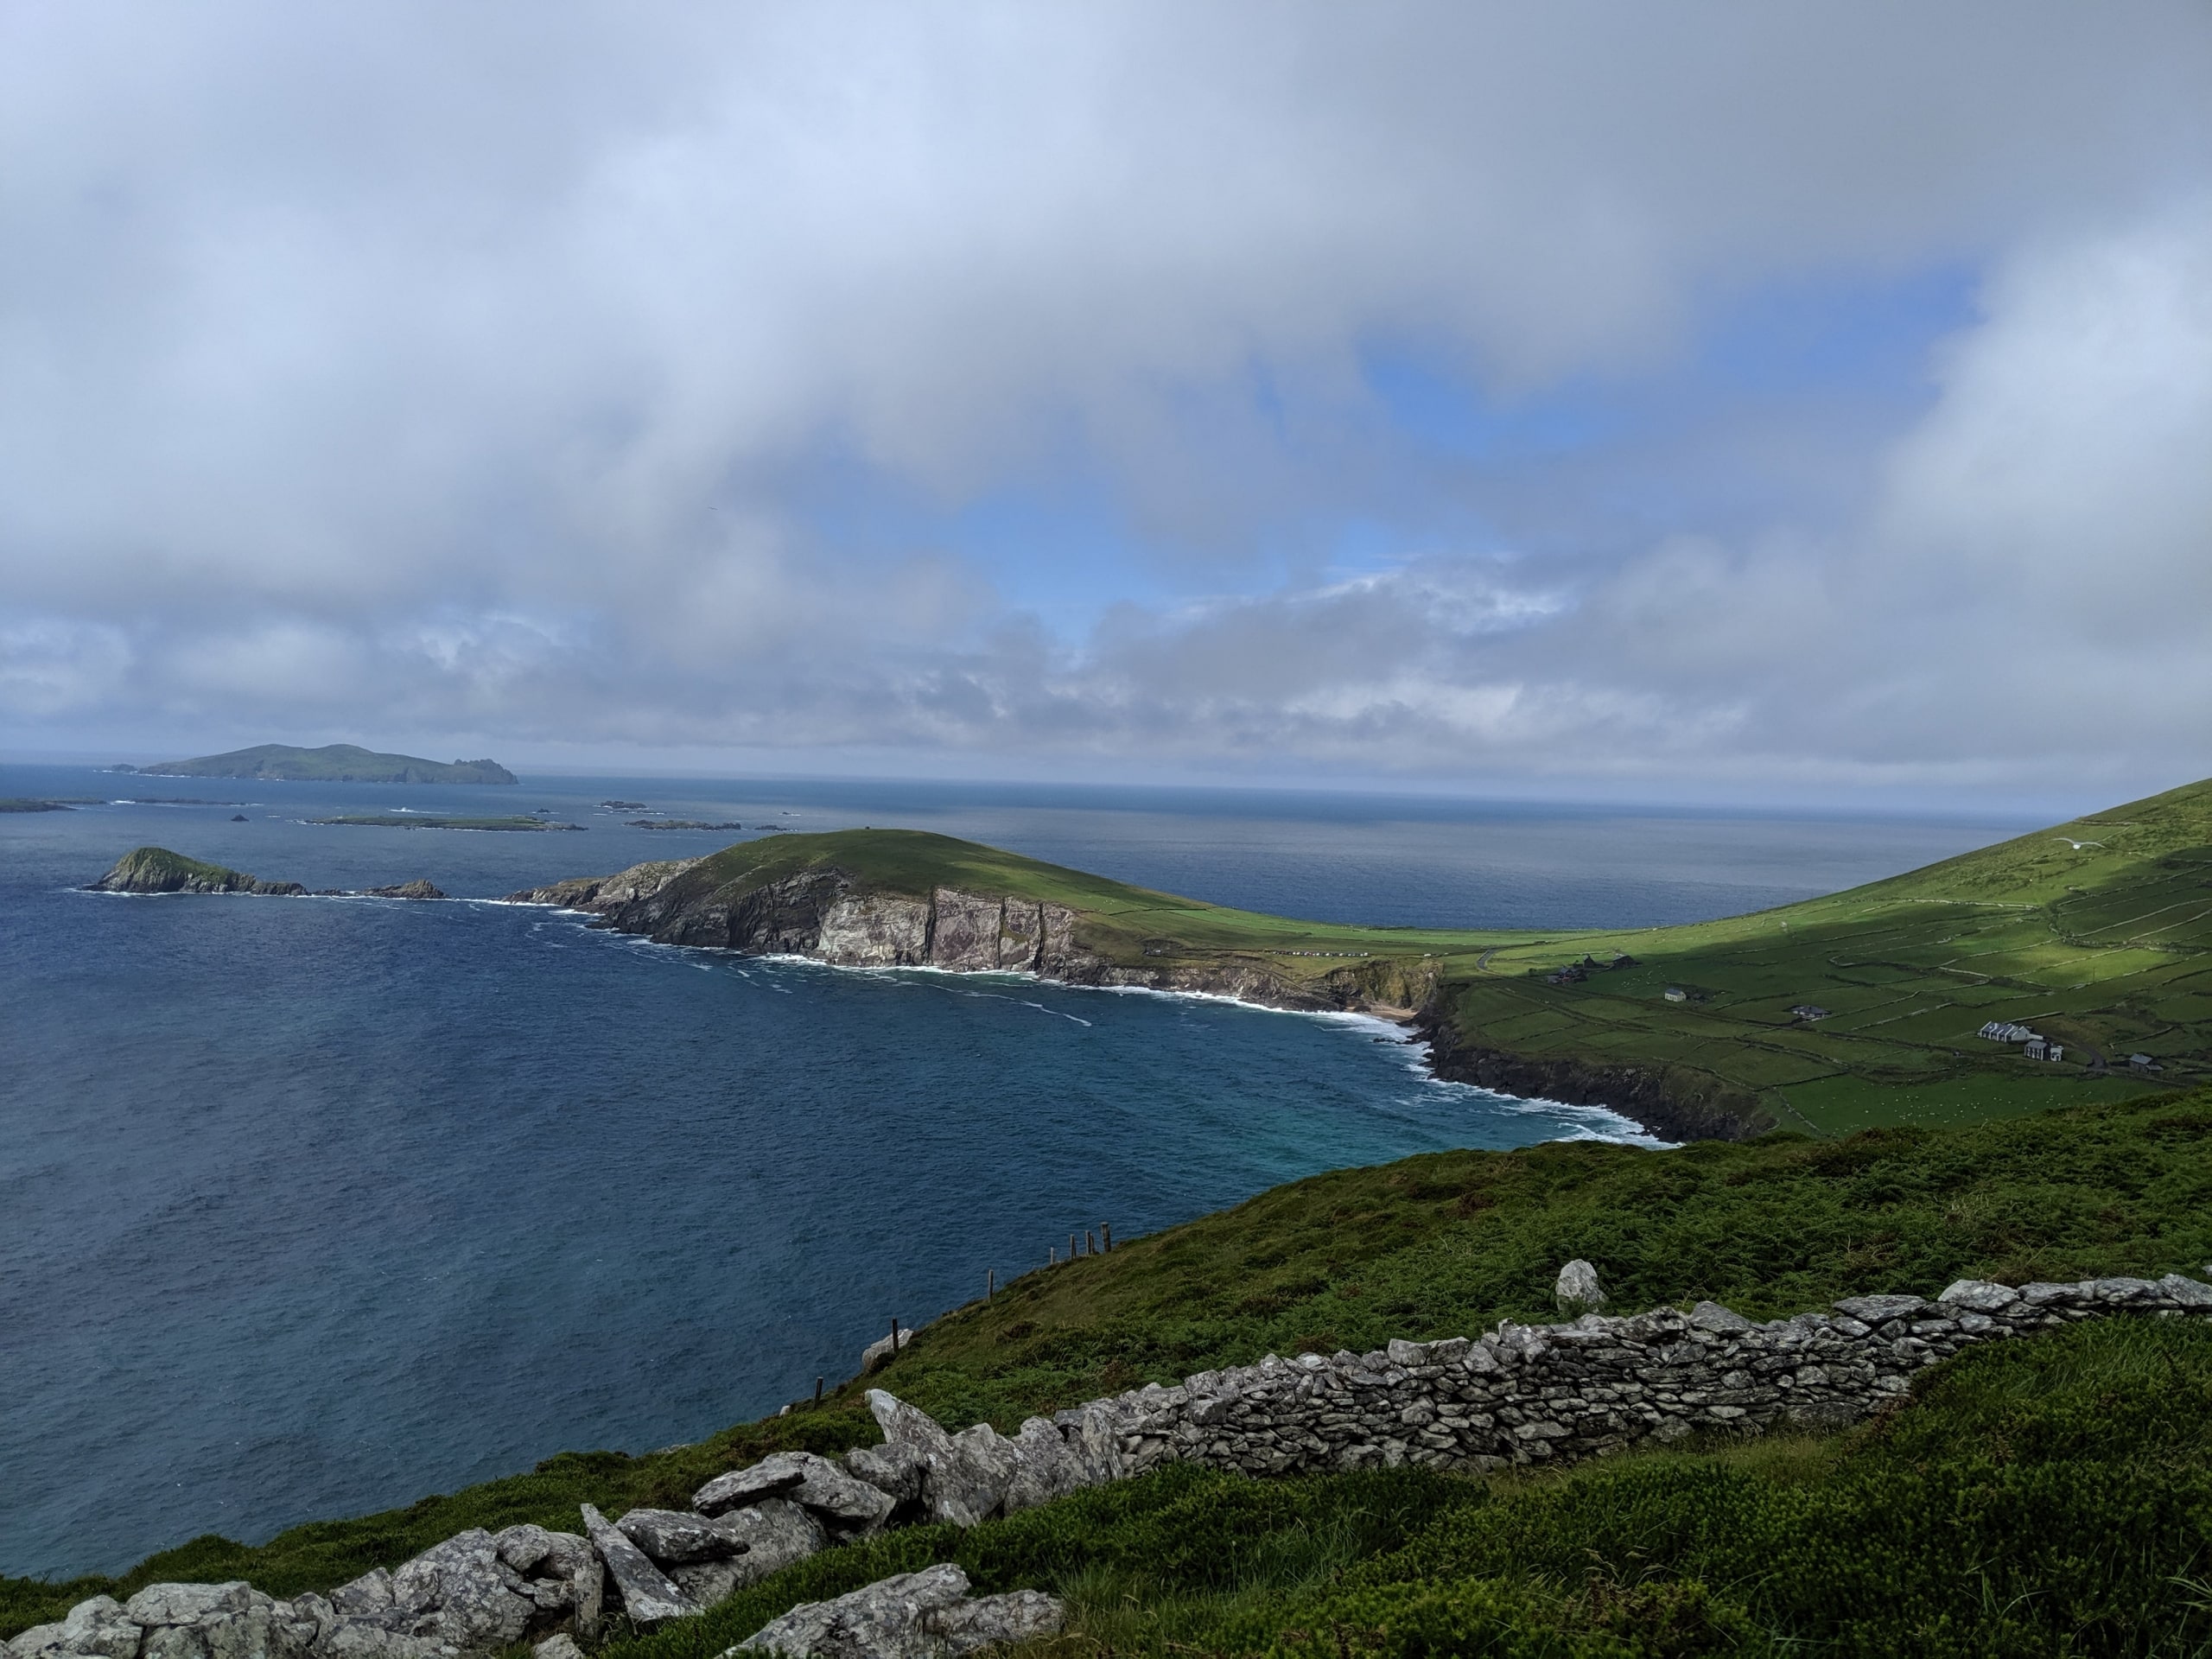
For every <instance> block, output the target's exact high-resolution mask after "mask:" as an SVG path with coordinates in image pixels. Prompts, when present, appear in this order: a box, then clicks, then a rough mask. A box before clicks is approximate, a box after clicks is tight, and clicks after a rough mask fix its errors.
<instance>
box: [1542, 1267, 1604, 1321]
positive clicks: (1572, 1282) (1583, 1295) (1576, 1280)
mask: <svg viewBox="0 0 2212 1659" xmlns="http://www.w3.org/2000/svg"><path fill="white" fill-rule="evenodd" d="M1552 1296H1553V1299H1554V1300H1556V1301H1557V1302H1558V1303H1559V1305H1560V1307H1562V1308H1576V1307H1580V1308H1587V1309H1591V1310H1592V1311H1594V1310H1596V1309H1598V1308H1601V1307H1603V1306H1605V1292H1604V1291H1602V1290H1600V1289H1599V1287H1598V1269H1597V1268H1593V1267H1592V1266H1591V1265H1590V1264H1589V1263H1588V1262H1585V1261H1584V1260H1582V1258H1581V1257H1580V1256H1577V1257H1576V1258H1575V1259H1574V1260H1573V1261H1572V1262H1568V1263H1567V1265H1566V1266H1565V1267H1563V1268H1560V1270H1559V1282H1558V1283H1557V1284H1556V1285H1554V1287H1552Z"/></svg>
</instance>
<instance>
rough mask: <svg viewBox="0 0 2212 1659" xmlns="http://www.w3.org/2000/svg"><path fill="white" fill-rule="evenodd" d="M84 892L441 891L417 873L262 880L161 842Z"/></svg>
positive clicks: (366, 894)
mask: <svg viewBox="0 0 2212 1659" xmlns="http://www.w3.org/2000/svg"><path fill="white" fill-rule="evenodd" d="M85 891H86V892H87V893H256V894H259V895H261V896H263V897H265V898H274V899H301V898H308V897H314V898H319V899H442V898H444V897H445V896H446V895H445V894H444V893H442V892H440V891H439V890H438V889H437V888H436V887H433V886H432V885H431V884H430V882H429V880H427V879H426V878H424V877H423V876H416V878H415V879H414V880H411V881H403V882H400V883H398V884H397V886H394V887H318V888H315V889H314V890H312V893H311V892H310V890H309V889H308V887H304V886H302V884H301V883H299V882H297V881H265V880H262V879H261V878H260V877H258V876H253V875H248V874H245V872H244V871H242V870H233V869H228V868H225V867H224V866H222V865H220V864H209V863H206V862H203V861H201V860H200V859H196V858H187V857H186V856H185V855H183V854H181V853H173V852H171V851H170V850H169V849H168V848H166V847H138V848H134V849H131V850H130V852H127V853H125V854H124V855H123V856H122V857H121V858H119V859H118V860H116V861H115V865H114V868H111V869H110V870H109V871H108V873H107V874H105V875H104V876H102V877H100V879H99V880H97V881H95V882H93V883H92V884H91V885H90V886H89V887H86V889H85Z"/></svg>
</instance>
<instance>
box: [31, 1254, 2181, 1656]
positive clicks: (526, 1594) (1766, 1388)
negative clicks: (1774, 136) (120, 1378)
mask: <svg viewBox="0 0 2212 1659" xmlns="http://www.w3.org/2000/svg"><path fill="white" fill-rule="evenodd" d="M1585 1267H1586V1264H1580V1263H1573V1264H1570V1268H1585ZM1561 1283H1562V1289H1563V1290H1564V1289H1566V1288H1567V1287H1569V1286H1570V1285H1571V1286H1572V1287H1574V1289H1575V1290H1576V1291H1577V1293H1578V1294H1581V1295H1582V1296H1583V1297H1584V1298H1585V1299H1586V1300H1598V1299H1599V1294H1598V1291H1597V1287H1596V1284H1595V1281H1594V1277H1592V1276H1588V1275H1586V1273H1585V1274H1573V1273H1570V1274H1567V1275H1563V1276H1562V1281H1561ZM2114 1314H2137V1315H2150V1316H2153V1317H2158V1316H2163V1317H2166V1318H2182V1317H2191V1316H2194V1317H2202V1316H2204V1315H2207V1314H2212V1285H2206V1284H2202V1283H2200V1282H2199V1281H2196V1280H2194V1279H2189V1278H2185V1277H2183V1276H2182V1275H2181V1274H2168V1275H2167V1276H2166V1277H2165V1278H2164V1279H2160V1280H2158V1281H2150V1280H2144V1279H2098V1280H2091V1281H2084V1282H2082V1283H2080V1284H2070V1285H2058V1284H2035V1285H2024V1286H2021V1287H2018V1288H2013V1287H2007V1286H2004V1285H1998V1284H1990V1283H1986V1282H1983V1281H1974V1280H1962V1281H1960V1282H1959V1283H1957V1284H1955V1285H1953V1286H1951V1287H1950V1288H1948V1290H1946V1291H1944V1292H1943V1293H1942V1294H1941V1295H1940V1296H1938V1297H1936V1299H1935V1300H1932V1301H1931V1300H1923V1298H1921V1297H1918V1296H1904V1295H1881V1296H1853V1297H1847V1298H1846V1299H1845V1300H1842V1301H1840V1302H1838V1303H1836V1304H1834V1307H1833V1308H1832V1309H1831V1310H1830V1311H1829V1312H1827V1313H1801V1314H1799V1315H1797V1316H1796V1318H1794V1319H1777V1320H1773V1321H1770V1322H1769V1323H1767V1324H1764V1325H1755V1324H1753V1323H1752V1322H1751V1321H1750V1320H1749V1319H1744V1318H1742V1317H1740V1316H1739V1315H1738V1314H1735V1313H1731V1312H1730V1311H1729V1310H1728V1309H1726V1308H1725V1307H1721V1306H1718V1305H1717V1304H1714V1303H1711V1302H1700V1304H1698V1305H1697V1306H1695V1307H1694V1308H1692V1309H1691V1310H1690V1311H1689V1312H1688V1313H1680V1312H1677V1311H1676V1310H1674V1309H1672V1308H1660V1309H1656V1310H1653V1311H1652V1312H1649V1313H1637V1314H1633V1315H1630V1316H1629V1317H1626V1318H1618V1319H1615V1318H1606V1317H1605V1316H1603V1315H1601V1314H1597V1313H1587V1314H1585V1315H1583V1316H1582V1317H1580V1318H1579V1319H1574V1320H1573V1321H1572V1322H1571V1323H1565V1324H1559V1325H1511V1324H1504V1325H1499V1326H1498V1327H1497V1329H1496V1330H1495V1331H1490V1332H1484V1334H1482V1335H1481V1336H1479V1337H1474V1338H1465V1337H1454V1338H1449V1339H1447V1340H1445V1341H1441V1342H1427V1343H1417V1342H1393V1343H1391V1344H1389V1347H1387V1348H1385V1349H1382V1350H1378V1351H1376V1352H1373V1353H1367V1354H1352V1353H1339V1354H1335V1355H1331V1356H1324V1355H1319V1354H1306V1355H1302V1356H1300V1357H1298V1358H1296V1359H1282V1358H1278V1357H1274V1356H1273V1355H1270V1356H1269V1357H1267V1358H1266V1359H1263V1360H1262V1361H1261V1362H1260V1363H1258V1364H1256V1365H1246V1366H1237V1367H1234V1368H1231V1369H1229V1370H1218V1371H1206V1372H1202V1373H1201V1374H1199V1375H1198V1376H1193V1377H1190V1378H1188V1379H1186V1380H1185V1381H1184V1382H1183V1383H1179V1384H1178V1385H1176V1386H1175V1387H1173V1388H1166V1387H1161V1386H1160V1385H1157V1384H1154V1385H1151V1386H1147V1387H1146V1388H1142V1389H1132V1390H1130V1391H1129V1392H1128V1393H1126V1394H1122V1395H1115V1396H1113V1397H1112V1398H1109V1399H1104V1400H1096V1401H1093V1402H1090V1403H1089V1404H1087V1405H1084V1406H1083V1407H1081V1408H1078V1409H1076V1410H1073V1411H1065V1412H1062V1413H1060V1414H1058V1416H1057V1417H1055V1418H1053V1419H1051V1420H1047V1419H1045V1418H1041V1417H1033V1418H1031V1419H1030V1420H1029V1421H1027V1422H1026V1423H1024V1424H1023V1425H1022V1427H1021V1431H1020V1433H1019V1434H1018V1435H1017V1436H1015V1437H1014V1438H1012V1439H1008V1438H1007V1437H1005V1436H1002V1435H1001V1434H999V1433H996V1432H995V1431H994V1430H993V1429H992V1428H991V1427H989V1426H988V1424H976V1425H975V1426H973V1427H969V1428H966V1429H963V1430H962V1431H961V1432H960V1433H957V1434H955V1433H950V1432H948V1431H947V1430H946V1429H945V1428H944V1427H943V1426H942V1425H940V1424H938V1422H936V1421H934V1420H932V1419H931V1417H929V1416H928V1415H927V1414H925V1413H924V1412H922V1411H920V1410H918V1409H917V1408H914V1407H912V1406H911V1405H907V1404H906V1403H905V1402H901V1401H899V1400H897V1399H894V1398H893V1396H892V1395H889V1394H887V1393H885V1392H883V1391H882V1390H880V1389H876V1390H872V1391H871V1392H870V1393H869V1395H868V1403H869V1406H870V1408H871V1409H872V1410H873V1411H874V1414H875V1418H876V1421H877V1422H878V1424H879V1425H880V1427H881V1428H882V1430H883V1435H884V1443H883V1444H882V1445H881V1446H868V1447H858V1448H855V1450H853V1451H851V1452H847V1453H846V1454H845V1456H844V1457H843V1458H842V1459H826V1458H820V1457H816V1456H814V1455H813V1454H811V1453H808V1452H779V1453H776V1454H774V1455H772V1456H771V1457H769V1458H766V1459H763V1460H762V1461H761V1462H760V1463H758V1464H755V1465H752V1466H750V1467H749V1468H747V1469H745V1470H742V1471H731V1472H730V1473H728V1474H725V1475H721V1476H717V1477H716V1478H715V1479H714V1480H712V1481H710V1482H709V1483H708V1484H707V1485H705V1486H703V1487H702V1488H701V1489H700V1491H698V1492H697V1493H696V1495H695V1496H694V1497H693V1500H692V1502H693V1510H690V1511H682V1512H679V1511H669V1510H632V1511H631V1512H630V1513H629V1514H627V1515H625V1516H622V1517H621V1518H620V1520H619V1521H616V1522H611V1523H610V1522H607V1521H606V1520H605V1519H604V1518H603V1517H601V1516H600V1514H599V1513H598V1511H597V1510H594V1509H592V1508H591V1507H590V1506H589V1505H586V1506H585V1508H584V1510H583V1514H582V1521H583V1524H584V1533H585V1535H581V1536H580V1535H576V1534H571V1533H556V1532H548V1531H546V1530H545V1529H542V1528H538V1527H511V1528H508V1529H506V1530H505V1531H504V1532H500V1533H498V1534H496V1535H494V1534H491V1533H486V1532H480V1531H474V1532H467V1533H463V1534H461V1535H459V1536H457V1537H454V1538H451V1539H448V1540H447V1541H445V1542H444V1543H442V1544H440V1545H438V1546H436V1547H435V1548H433V1549H430V1550H428V1551H426V1552H424V1553H423V1554H421V1555H419V1556H417V1557H416V1558H415V1559H414V1560H410V1561H408V1562H405V1563H404V1564H402V1565H401V1566H400V1567H397V1568H395V1569H392V1570H391V1571H389V1572H386V1571H385V1570H384V1569H382V1568H379V1569H378V1570H377V1571H376V1572H373V1573H368V1574H366V1575H365V1576H364V1577H362V1578H360V1579H358V1580H354V1581H353V1583H351V1584H347V1585H343V1586H340V1587H339V1588H338V1589H336V1590H334V1591H332V1592H330V1593H329V1594H328V1595H327V1596H317V1595H307V1596H300V1597H297V1598H295V1599H293V1600H290V1601H277V1600H275V1599H272V1598H270V1597H269V1596H266V1595H264V1594H263V1593H262V1592H259V1591H257V1590H254V1589H252V1588H251V1587H250V1586H246V1585H245V1584H239V1583H232V1584H222V1585H154V1586H149V1587H148V1588H146V1589H144V1590H142V1591H140V1592H138V1593H137V1595H135V1596H133V1597H131V1598H130V1600H129V1601H128V1602H124V1603H118V1602H116V1601H115V1600H113V1599H111V1598H108V1597H105V1596H101V1597H96V1598H94V1599H92V1600H90V1601H86V1602H84V1603H81V1604H79V1605H78V1606H77V1607H75V1608H73V1610H72V1611H71V1612H70V1614H69V1617H68V1618H67V1620H65V1621H63V1622H62V1623H60V1624H47V1625H41V1626H39V1627H37V1628H36V1629H34V1630H26V1631H24V1632H23V1633H22V1635H20V1636H18V1637H16V1638H15V1640H14V1641H13V1642H11V1643H7V1644H6V1647H5V1653H6V1659H94V1656H97V1659H457V1656H461V1655H472V1654H486V1653H492V1652H495V1651H497V1650H498V1649H501V1648H503V1647H506V1646H509V1645H511V1644H512V1643H517V1642H519V1641H524V1640H532V1641H538V1642H539V1643H541V1647H542V1649H551V1651H548V1652H546V1653H545V1654H544V1659H556V1656H557V1659H573V1655H574V1649H573V1647H572V1645H571V1644H572V1643H574V1642H575V1640H576V1639H577V1638H579V1637H581V1638H582V1639H583V1640H585V1641H589V1640H591V1639H592V1638H593V1637H595V1636H596V1635H597V1634H598V1632H599V1630H600V1625H601V1611H602V1603H604V1605H605V1610H606V1611H607V1612H609V1613H613V1612H620V1613H621V1614H623V1615H624V1616H625V1617H626V1618H629V1619H630V1621H631V1622H632V1624H639V1625H648V1624H658V1623H660V1622H662V1621H664V1620H666V1619H669V1618H681V1617H683V1616H685V1615H688V1614H690V1613H693V1612H696V1611H700V1610H701V1609H702V1608H704V1607H707V1606H711V1605H714V1604H715V1602H717V1601H720V1600H721V1599H724V1598H725V1597H727V1596H728V1595H730V1594H732V1593H733V1592H734V1591H736V1590H737V1589H739V1588H741V1587H742V1586H745V1585H747V1584H751V1583H753V1582H755V1581H757V1580H760V1579H761V1578H763V1577H766V1575H767V1574H768V1573H772V1572H774V1571H776V1570H778V1569H779V1568H780V1567H785V1566H787V1565H789V1564H791V1562H793V1561H795V1560H801V1559H803V1558H804V1557H805V1556H806V1555H808V1554H812V1553H814V1552H815V1551H817V1550H819V1549H823V1548H831V1547H834V1546H835V1545H836V1544H838V1543H839V1542H841V1541H845V1540H847V1539H850V1538H855V1537H860V1536H864V1535H868V1534H870V1533H873V1532H874V1531H877V1530H879V1529H882V1528H884V1527H890V1526H900V1525H905V1524H907V1523H909V1522H915V1521H925V1520H928V1521H944V1522H954V1523H956V1524H959V1525H963V1526H973V1525H975V1524H976V1523H977V1522H982V1521H984V1520H987V1519H989V1518H990V1517H992V1516H998V1515H1005V1514H1010V1513H1013V1512H1014V1511H1016V1510H1023V1509H1028V1508H1032V1507H1034V1506H1036V1505H1038V1504H1040V1503H1049V1502H1051V1501H1052V1500H1053V1499H1054V1498H1056V1497H1062V1496H1065V1494H1067V1493H1069V1492H1072V1491H1077V1490H1079V1489H1081V1488H1083V1487H1085V1486H1090V1485H1096V1484H1101V1483H1103V1482H1107V1481H1112V1480H1119V1479H1124V1478H1128V1477H1130V1476H1133V1475H1137V1474H1141V1473H1142V1472H1144V1471H1146V1470H1148V1469H1152V1468H1154V1467H1157V1466H1159V1465H1161V1464H1164V1463H1167V1462H1173V1461H1182V1462H1186V1463H1197V1464H1204V1465H1211V1466H1213V1467H1217V1468H1225V1469H1235V1470H1241V1471H1244V1472H1246V1473H1249V1474H1252V1475H1258V1476H1275V1475H1288V1474H1298V1473H1306V1472H1316V1471H1334V1470H1350V1469H1363V1468H1372V1467H1376V1466H1381V1465H1397V1464H1404V1463H1415V1464H1425V1465H1431V1466H1433V1467H1436V1468H1440V1469H1450V1470H1459V1471H1468V1472H1478V1473H1479V1472H1488V1471H1496V1470H1499V1469H1503V1468H1507V1467H1510V1466H1511V1465H1529V1464H1539V1463H1562V1462H1567V1461H1572V1460H1574V1459H1582V1458H1587V1457H1593V1456H1598V1455H1600V1454H1603V1453H1605V1452H1612V1451H1618V1450H1621V1449H1624V1448H1625V1447H1629V1446H1654V1445H1658V1446H1663V1445H1666V1444H1668V1443H1669V1442H1671V1441H1675V1440H1681V1439H1683V1438H1684V1437H1686V1436H1688V1435H1691V1434H1694V1433H1757V1432H1759V1431H1762V1430H1764V1429H1766V1428H1769V1427H1773V1426H1775V1425H1777V1424H1785V1423H1794V1424H1802V1425H1806V1426H1808V1427H1840V1426H1841V1425H1844V1424H1847V1423H1850V1422H1853V1421H1858V1420H1859V1419H1861V1418H1864V1417H1866V1416H1868V1415H1870V1414H1872V1413H1874V1412H1877V1411H1879V1410H1880V1409H1882V1408H1884V1407H1885V1406H1886V1405H1889V1404H1891V1403H1892V1402H1895V1401H1897V1399H1898V1398H1899V1396H1901V1395H1904V1393H1905V1391H1906V1390H1907V1389H1908V1388H1909V1386H1910V1378H1911V1376H1913V1374H1914V1373H1915V1372H1916V1371H1919V1370H1923V1369H1924V1368H1926V1367H1928V1366H1930V1365H1934V1364H1936V1363H1938V1362H1939V1361H1942V1360H1943V1359H1946V1358H1948V1357H1950V1356H1951V1355H1953V1354H1955V1353H1956V1352H1958V1351H1960V1350H1961V1349H1962V1348H1966V1347H1968V1346H1971V1345H1972V1344H1975V1343H1980V1342H1989V1341H1995V1340H1999V1339H2004V1338H2012V1337H2017V1336H2024V1335H2028V1334H2031V1333H2033V1332H2037V1331H2043V1330H2048V1329H2051V1328H2054V1327H2056V1326H2058V1325H2066V1324H2069V1323H2071V1322H2074V1321H2076V1320H2081V1319H2096V1318H2101V1317H2105V1316H2109V1315H2114ZM950 1593H951V1592H948V1594H950ZM907 1599H909V1600H911V1599H912V1598H907ZM856 1605H857V1604H856ZM873 1605H874V1604H870V1606H871V1607H872V1606H873ZM901 1605H904V1603H903V1602H902V1603H901ZM932 1605H934V1604H932ZM948 1605H950V1603H948ZM1025 1605H1026V1604H1025ZM848 1611H849V1612H851V1610H848ZM1017 1611H1019V1610H1017ZM1002 1612H1005V1610H999V1609H995V1607H991V1608H980V1607H971V1608H969V1609H966V1610H965V1611H958V1612H957V1614H955V1613H947V1612H942V1611H939V1612H933V1613H931V1617H932V1618H939V1620H940V1622H942V1621H943V1620H944V1619H945V1618H952V1619H954V1621H955V1623H956V1624H959V1628H960V1629H962V1630H968V1629H969V1628H970V1627H971V1626H972V1627H973V1629H974V1630H983V1629H986V1628H990V1629H995V1628H997V1626H996V1625H995V1624H993V1623H992V1621H993V1620H995V1619H998V1618H1001V1613H1002ZM845 1616H846V1615H845V1614H842V1613H840V1614H836V1617H839V1618H842V1617H845ZM1005 1616H1006V1617H1009V1618H1010V1617H1013V1614H1012V1613H1010V1612H1005ZM1020 1616H1021V1617H1022V1618H1043V1617H1044V1616H1045V1613H1044V1611H1040V1610H1039V1609H1028V1610H1027V1611H1023V1612H1021V1614H1020ZM822 1617H823V1618H831V1617H832V1614H831V1613H829V1612H824V1613H823V1615H822ZM851 1617H853V1618H860V1617H861V1614H860V1613H858V1612H851ZM868 1617H869V1618H874V1617H875V1614H874V1612H870V1613H868ZM916 1617H917V1618H919V1617H920V1615H919V1614H917V1615H916ZM963 1620H964V1621H966V1623H960V1621H963ZM947 1628H948V1629H950V1626H948V1627H947ZM764 1645H766V1644H764Z"/></svg>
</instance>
